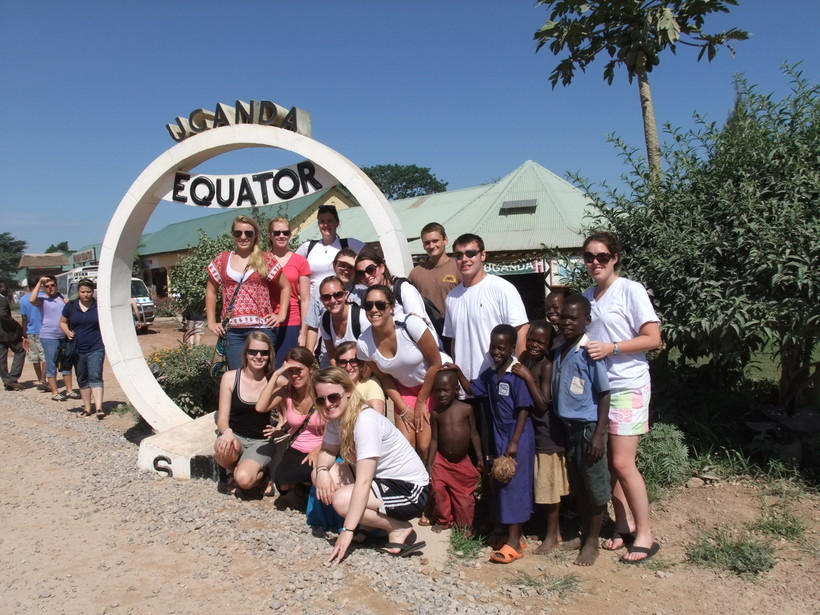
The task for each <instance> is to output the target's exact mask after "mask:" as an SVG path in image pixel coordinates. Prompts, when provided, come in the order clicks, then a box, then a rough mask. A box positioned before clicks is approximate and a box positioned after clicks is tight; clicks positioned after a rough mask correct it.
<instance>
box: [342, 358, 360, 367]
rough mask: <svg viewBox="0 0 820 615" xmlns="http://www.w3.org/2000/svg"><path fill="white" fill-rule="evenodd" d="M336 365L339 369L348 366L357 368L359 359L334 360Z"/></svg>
mask: <svg viewBox="0 0 820 615" xmlns="http://www.w3.org/2000/svg"><path fill="white" fill-rule="evenodd" d="M336 365H338V366H339V367H345V366H347V365H350V367H359V359H336Z"/></svg>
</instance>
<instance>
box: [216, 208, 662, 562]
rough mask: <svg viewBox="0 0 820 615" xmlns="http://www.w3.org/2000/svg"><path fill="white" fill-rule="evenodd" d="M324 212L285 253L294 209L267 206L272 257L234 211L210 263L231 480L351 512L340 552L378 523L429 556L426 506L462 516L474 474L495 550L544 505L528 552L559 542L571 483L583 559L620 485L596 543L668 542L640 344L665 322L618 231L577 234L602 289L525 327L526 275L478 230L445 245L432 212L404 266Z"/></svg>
mask: <svg viewBox="0 0 820 615" xmlns="http://www.w3.org/2000/svg"><path fill="white" fill-rule="evenodd" d="M318 223H319V229H320V231H321V234H322V238H321V240H316V241H309V242H305V243H303V244H302V245H301V246H300V247H299V248H298V249H297V250H296V251H293V252H292V251H290V249H289V247H288V246H289V241H290V234H291V230H290V224H289V222H288V221H287V220H286V219H283V218H277V219H275V220H273V221H271V223H270V224H269V227H268V239H269V245H270V251H269V252H264V251H262V249H261V248H260V240H261V237H260V229H259V228H258V226H257V224H256V222H255V221H254V220H253V219H251V218H247V217H244V216H239V217H237V218H236V219H235V220H234V223H233V225H232V229H231V231H232V235H233V237H234V243H235V247H234V250H232V251H229V252H224V253H221V254H219V255H218V256H217V257H216V258H215V259H214V260H213V262H212V263H211V264H210V265H209V267H208V273H209V281H208V285H207V289H206V318H207V323H208V328H209V329H210V330H211V331H213V332H214V333H215V334H217V335H219V336H224V337H225V339H226V341H227V353H226V355H227V362H228V367H229V371H228V372H227V373H226V374H225V375H224V376H223V377H222V381H221V385H220V395H219V411H218V413H217V429H218V434H219V435H218V437H217V440H216V443H215V456H216V460H217V462H218V463H219V464H220V466H222V467H223V468H225V469H226V470H227V471H228V472H229V475H228V476H226V479H225V481H224V483H223V487H224V488H225V489H228V490H233V489H235V488H238V489H241V490H250V489H258V490H264V491H267V492H270V493H273V492H275V491H278V492H280V493H285V492H288V491H289V490H291V489H307V488H310V489H312V496H313V498H314V499H315V505H316V506H322V505H324V506H326V507H332V509H333V510H334V511H335V513H337V514H338V515H339V521H338V525H337V528H336V529H338V530H339V532H340V534H339V538H338V539H337V540H336V542H335V545H334V548H333V552H332V554H331V557H330V559H331V560H333V561H341V560H342V559H343V558H344V557H345V555H346V554H347V552H348V550H349V548H350V546H351V545H352V544H353V543H354V542H359V541H362V540H365V539H366V538H367V536H368V535H369V534H368V533H372V532H373V531H379V530H381V531H383V532H384V534H385V535H386V537H385V540H386V544H385V546H384V550H385V552H387V553H390V554H391V555H401V556H406V555H409V554H411V553H415V552H417V551H419V550H420V549H421V548H423V547H424V546H425V545H424V543H423V542H419V541H418V540H417V537H416V533H415V531H414V530H413V526H412V524H411V523H410V521H411V520H412V519H415V518H420V520H419V523H420V524H433V526H434V527H433V529H434V530H435V531H441V530H442V529H445V528H449V527H452V526H454V525H459V526H462V527H463V528H464V529H466V530H467V531H469V530H470V529H471V528H472V526H473V523H474V514H475V499H474V492H475V490H476V486H477V483H478V481H479V480H481V478H482V477H484V478H485V483H484V487H485V488H484V492H485V494H487V495H488V496H489V497H490V499H491V501H492V502H493V507H492V511H493V521H494V522H495V523H496V524H498V525H499V527H503V528H504V534H503V536H502V540H500V541H499V544H498V545H496V546H497V549H496V550H495V551H494V552H493V554H492V556H491V559H492V561H494V562H497V563H502V564H506V563H510V562H513V561H515V560H517V559H519V558H521V557H522V556H523V552H524V544H523V541H522V528H523V525H524V524H525V523H527V522H528V521H529V520H530V518H531V517H532V516H533V514H535V511H536V504H538V505H543V510H544V514H545V518H546V526H547V532H546V537H545V539H544V541H543V542H542V544H541V545H540V546H539V547H538V548H537V549H535V552H538V553H544V552H548V551H550V550H552V549H555V548H558V547H559V546H562V541H561V534H560V531H559V504H560V502H561V498H562V497H564V496H566V495H568V494H570V493H571V494H572V496H573V500H574V502H575V503H576V505H577V507H578V510H579V513H580V515H581V518H582V531H581V536H580V539H579V542H569V541H567V542H565V543H563V546H564V547H567V546H573V547H574V548H578V550H579V554H578V557H577V559H576V564H579V565H591V564H592V563H594V561H595V560H596V558H597V557H598V550H599V533H600V529H601V523H602V520H603V517H604V514H605V512H606V506H607V504H608V502H609V501H610V499H611V500H612V503H613V509H614V512H615V531H614V533H613V535H612V536H611V537H610V538H608V539H607V540H605V541H604V543H603V548H605V549H610V550H618V549H622V548H626V549H627V553H626V554H625V555H624V556H623V557H622V561H624V562H626V563H638V562H641V561H644V560H646V559H647V558H649V557H652V556H653V555H654V554H655V553H656V552H657V550H658V548H659V547H658V544H657V543H656V542H655V541H654V540H653V536H652V532H651V529H650V526H649V505H648V499H647V495H646V488H645V485H644V482H643V478H642V477H641V475H640V472H639V471H638V469H637V466H636V452H637V444H638V439H639V436H640V435H641V434H643V433H646V432H647V431H648V429H649V422H648V406H649V397H650V386H649V370H648V364H647V361H646V358H645V352H647V351H648V350H651V349H654V348H657V347H658V346H659V344H660V328H659V321H658V318H657V316H656V315H655V312H654V310H653V308H652V304H651V302H650V300H649V297H648V295H647V293H646V291H645V289H644V288H643V287H642V286H641V285H640V284H638V283H636V282H633V281H630V280H627V279H625V278H622V277H620V276H619V275H618V274H617V273H616V266H617V264H618V262H619V259H620V254H621V250H620V247H619V245H618V241H617V238H616V237H614V236H613V235H611V234H609V233H596V234H594V235H592V236H590V237H589V238H588V239H587V240H586V241H585V243H584V262H585V264H586V267H587V271H588V273H589V275H590V276H591V278H592V279H593V281H594V283H595V285H594V286H593V287H591V288H590V289H588V290H587V291H585V292H584V293H583V295H581V294H572V295H570V294H565V293H559V292H553V293H550V295H549V296H548V297H547V303H546V308H547V320H540V321H533V322H529V320H528V318H527V314H526V310H525V308H524V305H523V302H522V300H521V297H520V295H519V294H518V292H517V290H516V289H515V287H514V286H513V285H512V284H510V283H509V282H507V281H505V280H503V279H502V278H499V277H497V276H493V275H490V274H488V273H487V271H486V270H485V267H484V263H485V259H486V252H485V249H484V243H483V241H482V239H481V238H480V237H478V236H477V235H473V234H465V235H462V236H460V237H459V238H458V239H456V240H455V242H454V244H453V251H452V253H448V252H447V246H448V238H447V235H446V233H445V230H444V228H443V227H442V226H441V225H439V224H437V223H431V224H428V225H426V226H425V227H424V228H423V229H422V232H421V239H422V242H423V245H424V249H425V251H426V252H427V254H428V256H429V259H428V260H427V261H426V262H424V263H422V264H420V265H418V266H416V267H415V268H414V269H413V271H412V272H411V274H410V276H409V277H408V278H407V279H405V278H401V277H396V276H393V275H392V274H391V273H390V271H389V270H388V268H387V266H386V264H385V262H384V260H383V258H382V257H381V255H380V254H379V253H378V252H377V251H376V250H373V249H372V248H369V247H367V246H364V245H363V244H362V243H361V242H359V241H357V240H355V239H352V238H349V239H341V238H339V237H338V236H337V229H338V226H339V217H338V214H337V212H336V210H335V208H334V207H330V206H325V207H321V208H319V212H318ZM220 289H221V292H222V312H221V314H220V315H219V317H218V318H217V313H216V306H217V297H218V293H219V291H220ZM386 400H389V401H390V402H391V403H390V405H391V406H392V416H393V421H392V422H391V421H390V420H389V419H388V413H387V407H388V404H387V403H386ZM499 459H503V460H505V461H506V462H510V461H512V462H513V465H514V472H512V476H511V477H510V476H509V475H507V476H505V477H502V476H501V473H497V472H496V471H495V470H496V469H497V468H500V467H502V465H503V464H502V463H500V462H499V461H498V460H499ZM494 466H497V468H496V467H494ZM491 468H492V470H493V471H492V472H490V470H491ZM488 473H489V474H488ZM508 474H509V473H508ZM489 476H495V477H496V478H490V477H489Z"/></svg>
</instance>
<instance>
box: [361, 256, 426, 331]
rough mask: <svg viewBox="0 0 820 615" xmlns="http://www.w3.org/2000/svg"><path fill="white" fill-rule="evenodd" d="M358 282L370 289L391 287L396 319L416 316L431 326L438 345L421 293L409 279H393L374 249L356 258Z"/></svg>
mask: <svg viewBox="0 0 820 615" xmlns="http://www.w3.org/2000/svg"><path fill="white" fill-rule="evenodd" d="M356 281H357V282H359V283H360V284H364V285H365V286H366V287H368V288H371V287H373V286H376V285H381V286H389V287H390V288H391V289H392V291H393V295H394V296H395V298H396V301H395V306H394V309H395V312H396V313H395V316H396V319H399V318H400V317H402V316H404V315H405V314H415V315H416V316H418V317H419V318H421V319H422V320H424V322H426V323H427V324H428V325H429V326H430V329H431V330H432V331H433V337H434V338H435V340H436V344H438V335H436V332H435V329H433V323H432V322H430V318H429V317H428V316H427V308H425V307H424V299H423V298H422V296H421V293H420V292H419V291H418V289H417V288H416V287H415V286H413V285H412V284H411V283H410V282H409V281H408V280H407V278H396V277H393V275H392V274H391V273H390V270H389V269H388V268H387V265H385V263H384V259H383V258H382V257H381V256H380V255H379V253H378V252H377V251H376V250H374V249H373V248H364V249H363V250H362V251H361V252H359V256H357V257H356Z"/></svg>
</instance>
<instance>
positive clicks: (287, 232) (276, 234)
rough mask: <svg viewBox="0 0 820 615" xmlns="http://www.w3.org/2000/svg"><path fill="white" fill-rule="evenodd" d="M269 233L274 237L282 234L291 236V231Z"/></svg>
mask: <svg viewBox="0 0 820 615" xmlns="http://www.w3.org/2000/svg"><path fill="white" fill-rule="evenodd" d="M269 234H270V235H271V236H272V237H279V236H280V235H284V236H285V237H290V231H271V232H270V233H269Z"/></svg>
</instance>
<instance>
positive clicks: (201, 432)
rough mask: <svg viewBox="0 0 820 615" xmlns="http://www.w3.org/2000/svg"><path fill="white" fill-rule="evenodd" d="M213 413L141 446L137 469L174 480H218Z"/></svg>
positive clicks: (150, 439)
mask: <svg viewBox="0 0 820 615" xmlns="http://www.w3.org/2000/svg"><path fill="white" fill-rule="evenodd" d="M214 414H215V413H214V412H211V413H210V414H206V415H205V416H201V417H199V418H198V419H196V420H193V421H189V422H187V423H185V424H183V425H179V426H177V427H172V428H171V429H168V430H167V431H163V432H162V433H158V434H157V435H155V436H151V437H149V438H145V439H144V440H143V441H142V442H141V443H140V450H139V455H138V457H137V467H138V468H139V469H140V470H141V471H144V472H155V473H158V474H164V475H166V476H170V477H172V478H180V479H190V478H210V479H213V480H216V477H217V467H216V462H215V461H214V440H216V422H215V420H214Z"/></svg>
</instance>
